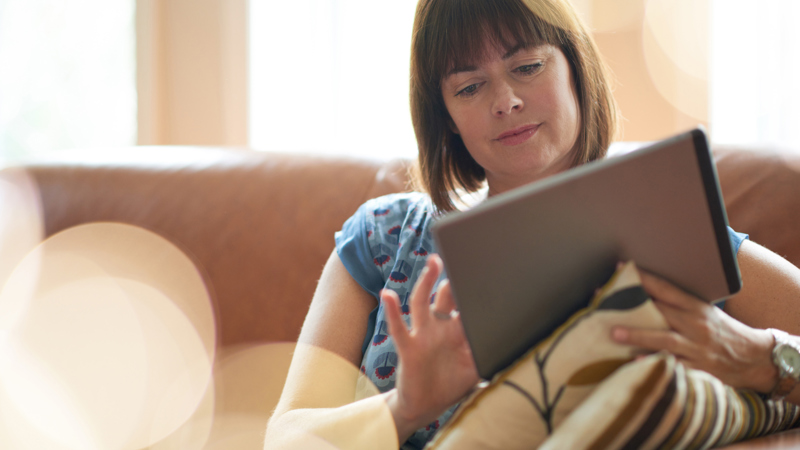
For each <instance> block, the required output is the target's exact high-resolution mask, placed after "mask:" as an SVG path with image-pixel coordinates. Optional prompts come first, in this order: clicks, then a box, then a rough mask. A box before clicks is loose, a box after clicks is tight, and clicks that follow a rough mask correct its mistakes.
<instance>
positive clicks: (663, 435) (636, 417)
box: [540, 353, 800, 450]
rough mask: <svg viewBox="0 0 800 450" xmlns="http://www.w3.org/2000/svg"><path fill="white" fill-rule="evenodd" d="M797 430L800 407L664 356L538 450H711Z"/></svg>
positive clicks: (605, 392) (637, 365) (606, 392)
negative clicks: (744, 440) (688, 367)
mask: <svg viewBox="0 0 800 450" xmlns="http://www.w3.org/2000/svg"><path fill="white" fill-rule="evenodd" d="M798 423H800V408H799V407H797V406H795V405H793V404H790V403H787V402H783V401H781V402H773V401H769V400H763V399H762V398H761V397H760V396H759V395H758V394H756V393H754V392H752V391H747V390H736V389H733V388H731V387H730V386H726V385H725V384H723V383H722V382H721V381H719V380H718V379H717V378H715V377H713V376H712V375H709V374H707V373H705V372H702V371H698V370H692V369H686V368H685V367H684V366H683V364H681V363H680V362H677V361H676V360H675V357H674V356H672V355H670V354H667V353H659V354H655V355H651V356H648V357H647V358H644V359H641V360H639V361H636V362H633V363H630V364H627V365H626V366H624V367H622V368H620V369H619V370H618V371H617V372H615V373H614V374H613V375H611V376H610V377H609V378H608V379H606V380H605V381H604V382H603V383H601V384H600V386H598V387H597V389H596V390H595V391H594V392H593V393H592V394H591V395H590V396H589V397H588V398H587V399H586V400H585V401H584V402H583V403H582V404H581V406H580V407H579V408H577V409H576V410H575V411H574V412H573V413H572V414H571V415H570V416H569V417H568V418H567V419H566V420H565V421H564V422H563V423H562V424H561V426H560V427H559V428H558V429H557V430H556V431H555V432H554V433H553V434H552V435H551V436H550V438H549V439H547V440H546V441H545V442H544V443H543V444H542V446H541V447H540V449H541V450H550V449H562V448H570V449H589V448H604V449H651V448H669V449H677V448H680V449H686V448H710V447H717V446H722V445H726V444H730V443H732V442H736V441H741V440H743V439H749V438H752V437H756V436H762V435H765V434H769V433H774V432H776V431H780V430H785V429H788V428H791V427H794V426H797V425H798Z"/></svg>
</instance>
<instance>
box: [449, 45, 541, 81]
mask: <svg viewBox="0 0 800 450" xmlns="http://www.w3.org/2000/svg"><path fill="white" fill-rule="evenodd" d="M528 47H531V45H529V44H524V43H520V44H517V45H515V46H513V47H511V48H510V49H509V50H508V51H507V52H506V54H505V55H503V60H506V59H508V58H511V57H512V56H514V55H515V54H517V52H519V51H520V50H522V49H524V48H528ZM475 70H478V66H461V67H454V68H453V69H452V70H450V71H449V72H447V75H445V78H447V77H449V76H450V75H455V74H457V73H461V72H473V71H475Z"/></svg>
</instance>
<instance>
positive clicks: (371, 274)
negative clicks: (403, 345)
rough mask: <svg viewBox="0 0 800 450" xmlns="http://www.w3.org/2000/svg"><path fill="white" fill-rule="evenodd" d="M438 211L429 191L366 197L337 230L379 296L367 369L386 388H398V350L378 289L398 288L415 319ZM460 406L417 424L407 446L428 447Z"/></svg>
mask: <svg viewBox="0 0 800 450" xmlns="http://www.w3.org/2000/svg"><path fill="white" fill-rule="evenodd" d="M433 211H434V208H433V205H432V203H431V201H430V198H429V197H428V196H427V195H424V194H420V193H405V194H391V195H387V196H384V197H379V198H376V199H372V200H369V201H367V202H366V203H364V204H363V205H362V206H361V207H360V208H359V209H358V211H356V213H355V214H354V215H353V216H352V217H351V218H350V219H348V220H347V222H345V224H344V226H343V227H342V231H340V232H337V233H336V250H337V252H338V254H339V258H340V259H341V260H342V264H344V266H345V268H347V270H348V272H350V275H352V276H353V278H354V279H355V280H356V281H357V282H358V284H360V285H361V287H363V288H364V289H365V290H366V291H367V292H369V293H370V294H372V295H373V296H374V297H375V298H376V299H377V300H378V306H377V307H376V308H375V309H374V310H373V311H372V313H370V315H369V328H368V331H367V335H366V337H365V339H364V343H363V345H362V352H363V354H364V357H363V359H362V360H361V371H362V372H363V373H365V374H366V375H367V377H369V379H370V380H371V381H372V382H373V383H374V384H375V386H377V388H378V390H380V391H381V392H386V391H389V390H391V389H392V388H394V384H395V376H396V374H397V371H396V367H397V353H396V352H395V348H394V342H392V338H391V336H389V331H388V327H387V324H386V319H385V317H384V310H383V305H382V304H381V302H380V299H379V295H378V294H379V292H380V291H381V289H384V288H386V289H392V290H393V291H395V292H397V295H398V296H399V297H400V304H401V307H402V312H403V320H404V321H405V322H406V325H407V326H408V325H410V320H411V319H410V316H409V315H408V312H409V309H408V300H409V296H410V295H411V288H412V287H413V286H414V284H415V283H416V281H417V277H418V276H419V273H420V271H422V268H423V267H425V261H426V259H427V257H428V255H429V254H431V253H436V249H435V248H434V243H433V236H432V235H431V233H430V228H431V224H432V220H433ZM441 278H442V279H444V278H445V275H444V274H442V277H441ZM434 289H435V288H434ZM434 295H435V293H434ZM432 298H433V297H432ZM454 409H455V406H453V407H452V408H450V409H449V410H448V411H446V412H445V413H444V414H442V415H441V416H440V417H439V419H438V420H436V421H434V422H433V423H431V424H429V425H428V426H427V427H425V428H421V429H419V430H417V432H416V433H414V434H413V435H412V436H411V437H410V438H409V439H408V441H406V443H405V444H404V445H403V447H402V448H404V449H421V448H422V447H424V446H425V443H426V442H428V440H430V439H431V437H433V434H434V433H435V432H436V430H437V429H438V428H439V426H441V425H443V424H444V423H445V422H446V421H447V419H449V418H450V416H451V415H452V413H453V410H454Z"/></svg>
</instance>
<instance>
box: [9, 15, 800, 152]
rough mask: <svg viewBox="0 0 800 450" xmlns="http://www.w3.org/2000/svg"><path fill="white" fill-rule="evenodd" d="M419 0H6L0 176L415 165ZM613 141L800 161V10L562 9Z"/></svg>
mask: <svg viewBox="0 0 800 450" xmlns="http://www.w3.org/2000/svg"><path fill="white" fill-rule="evenodd" d="M415 3H416V0H394V1H391V2H389V1H375V0H302V1H301V0H295V1H278V0H71V1H69V2H64V1H62V0H0V164H3V165H7V164H10V163H14V162H16V161H20V160H23V159H27V158H35V157H38V156H41V155H43V154H46V153H48V152H52V151H59V150H62V149H68V148H75V147H81V148H89V147H97V148H101V147H102V148H104V149H108V148H109V147H115V146H119V147H122V146H129V145H135V144H143V145H146V144H190V145H226V146H242V147H250V148H254V149H258V150H280V151H304V152H314V153H326V152H336V153H352V154H355V155H370V156H375V157H392V156H405V157H413V156H415V154H416V145H415V141H414V136H413V132H412V129H411V121H410V118H409V112H408V55H409V46H410V31H411V26H412V20H413V15H414V8H415ZM573 3H574V4H575V5H576V7H578V9H579V10H580V12H581V14H582V16H583V18H584V19H585V21H586V22H587V24H589V26H590V28H591V29H592V30H594V34H595V37H596V39H597V42H598V44H599V46H600V49H601V51H602V53H603V54H604V56H605V57H606V59H607V61H608V62H609V64H610V66H611V68H612V70H613V72H614V75H615V77H616V86H615V95H616V98H617V100H618V102H619V105H620V107H621V112H622V115H623V116H624V120H623V122H622V130H621V135H620V139H622V140H627V141H647V140H653V139H659V138H662V137H665V136H667V135H670V134H673V133H676V132H679V131H683V130H685V129H688V128H690V127H693V126H695V125H697V124H698V123H699V124H703V125H705V126H706V127H707V128H708V129H709V131H710V136H711V140H712V141H713V142H714V143H724V144H741V145H753V144H758V145H770V146H778V147H786V148H794V149H798V148H800V127H799V126H798V124H800V84H798V83H796V80H798V79H800V58H798V56H799V55H798V52H800V50H798V49H800V28H798V27H796V26H794V25H795V24H794V23H793V22H794V20H795V19H796V18H797V17H800V2H797V1H794V0H763V1H760V2H757V3H754V2H747V1H744V0H573Z"/></svg>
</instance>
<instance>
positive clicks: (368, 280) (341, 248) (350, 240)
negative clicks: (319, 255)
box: [335, 202, 384, 298]
mask: <svg viewBox="0 0 800 450" xmlns="http://www.w3.org/2000/svg"><path fill="white" fill-rule="evenodd" d="M369 211H370V209H369V202H367V203H365V204H363V205H361V207H360V208H358V210H357V211H356V212H355V214H353V216H352V217H350V218H349V219H347V221H346V222H345V223H344V225H343V226H342V230H341V231H337V232H336V234H335V239H336V253H337V254H338V255H339V259H340V260H341V261H342V264H344V267H345V268H346V269H347V271H348V272H349V273H350V275H351V276H352V277H353V279H354V280H356V282H357V283H358V284H359V285H361V287H363V288H364V290H366V291H367V292H369V293H370V294H372V295H373V296H374V297H375V298H378V293H379V292H380V290H381V289H383V284H384V280H383V277H382V275H381V272H380V270H379V269H378V268H377V267H376V266H375V264H374V263H373V259H374V256H373V255H372V251H371V250H370V248H371V246H370V242H369V239H370V237H371V234H372V230H374V228H375V227H374V217H373V215H372V214H370V213H369Z"/></svg>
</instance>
